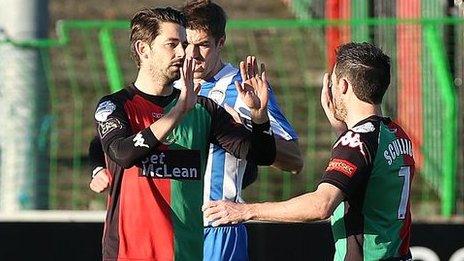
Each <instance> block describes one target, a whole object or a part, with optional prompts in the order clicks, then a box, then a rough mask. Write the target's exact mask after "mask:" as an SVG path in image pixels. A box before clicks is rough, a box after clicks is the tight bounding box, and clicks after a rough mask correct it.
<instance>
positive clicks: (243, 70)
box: [240, 61, 248, 81]
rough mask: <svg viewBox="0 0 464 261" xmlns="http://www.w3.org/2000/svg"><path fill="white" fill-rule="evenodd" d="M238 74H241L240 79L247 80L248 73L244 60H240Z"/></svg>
mask: <svg viewBox="0 0 464 261" xmlns="http://www.w3.org/2000/svg"><path fill="white" fill-rule="evenodd" d="M240 75H241V76H242V81H246V80H248V75H247V71H246V64H245V62H244V61H241V62H240Z"/></svg>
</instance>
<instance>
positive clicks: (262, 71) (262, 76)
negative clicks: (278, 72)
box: [261, 63, 267, 83]
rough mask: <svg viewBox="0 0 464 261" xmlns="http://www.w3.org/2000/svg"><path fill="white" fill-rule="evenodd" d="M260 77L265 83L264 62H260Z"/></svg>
mask: <svg viewBox="0 0 464 261" xmlns="http://www.w3.org/2000/svg"><path fill="white" fill-rule="evenodd" d="M261 78H262V79H263V81H265V82H266V83H267V76H266V65H265V64H264V63H262V64H261Z"/></svg>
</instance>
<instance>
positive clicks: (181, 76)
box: [179, 63, 185, 90]
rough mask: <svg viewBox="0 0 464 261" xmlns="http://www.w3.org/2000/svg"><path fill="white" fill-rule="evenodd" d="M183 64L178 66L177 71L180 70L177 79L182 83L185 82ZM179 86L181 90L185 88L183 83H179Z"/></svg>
mask: <svg viewBox="0 0 464 261" xmlns="http://www.w3.org/2000/svg"><path fill="white" fill-rule="evenodd" d="M184 66H185V63H184ZM184 66H182V67H180V68H179V71H180V79H179V81H180V82H181V83H184V82H185V77H184V72H185V70H184ZM180 88H181V90H183V89H185V84H180Z"/></svg>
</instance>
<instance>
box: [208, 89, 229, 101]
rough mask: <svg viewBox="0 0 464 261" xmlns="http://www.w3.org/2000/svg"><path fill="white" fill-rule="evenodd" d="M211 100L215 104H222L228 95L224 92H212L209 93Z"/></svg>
mask: <svg viewBox="0 0 464 261" xmlns="http://www.w3.org/2000/svg"><path fill="white" fill-rule="evenodd" d="M208 96H209V98H210V99H211V100H213V101H214V102H215V103H217V104H222V102H223V101H224V98H225V96H226V94H225V93H224V91H222V90H212V91H211V92H210V93H209V95H208Z"/></svg>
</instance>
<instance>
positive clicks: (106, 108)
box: [95, 101, 116, 122]
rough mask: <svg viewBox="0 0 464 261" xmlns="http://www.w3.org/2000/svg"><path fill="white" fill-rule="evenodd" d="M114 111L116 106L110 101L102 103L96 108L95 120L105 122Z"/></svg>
mask: <svg viewBox="0 0 464 261" xmlns="http://www.w3.org/2000/svg"><path fill="white" fill-rule="evenodd" d="M114 110H116V105H114V103H113V102H112V101H104V102H102V103H100V104H99V105H98V107H97V111H96V112H95V120H97V121H99V122H103V121H106V119H108V116H110V115H111V113H113V111H114Z"/></svg>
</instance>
